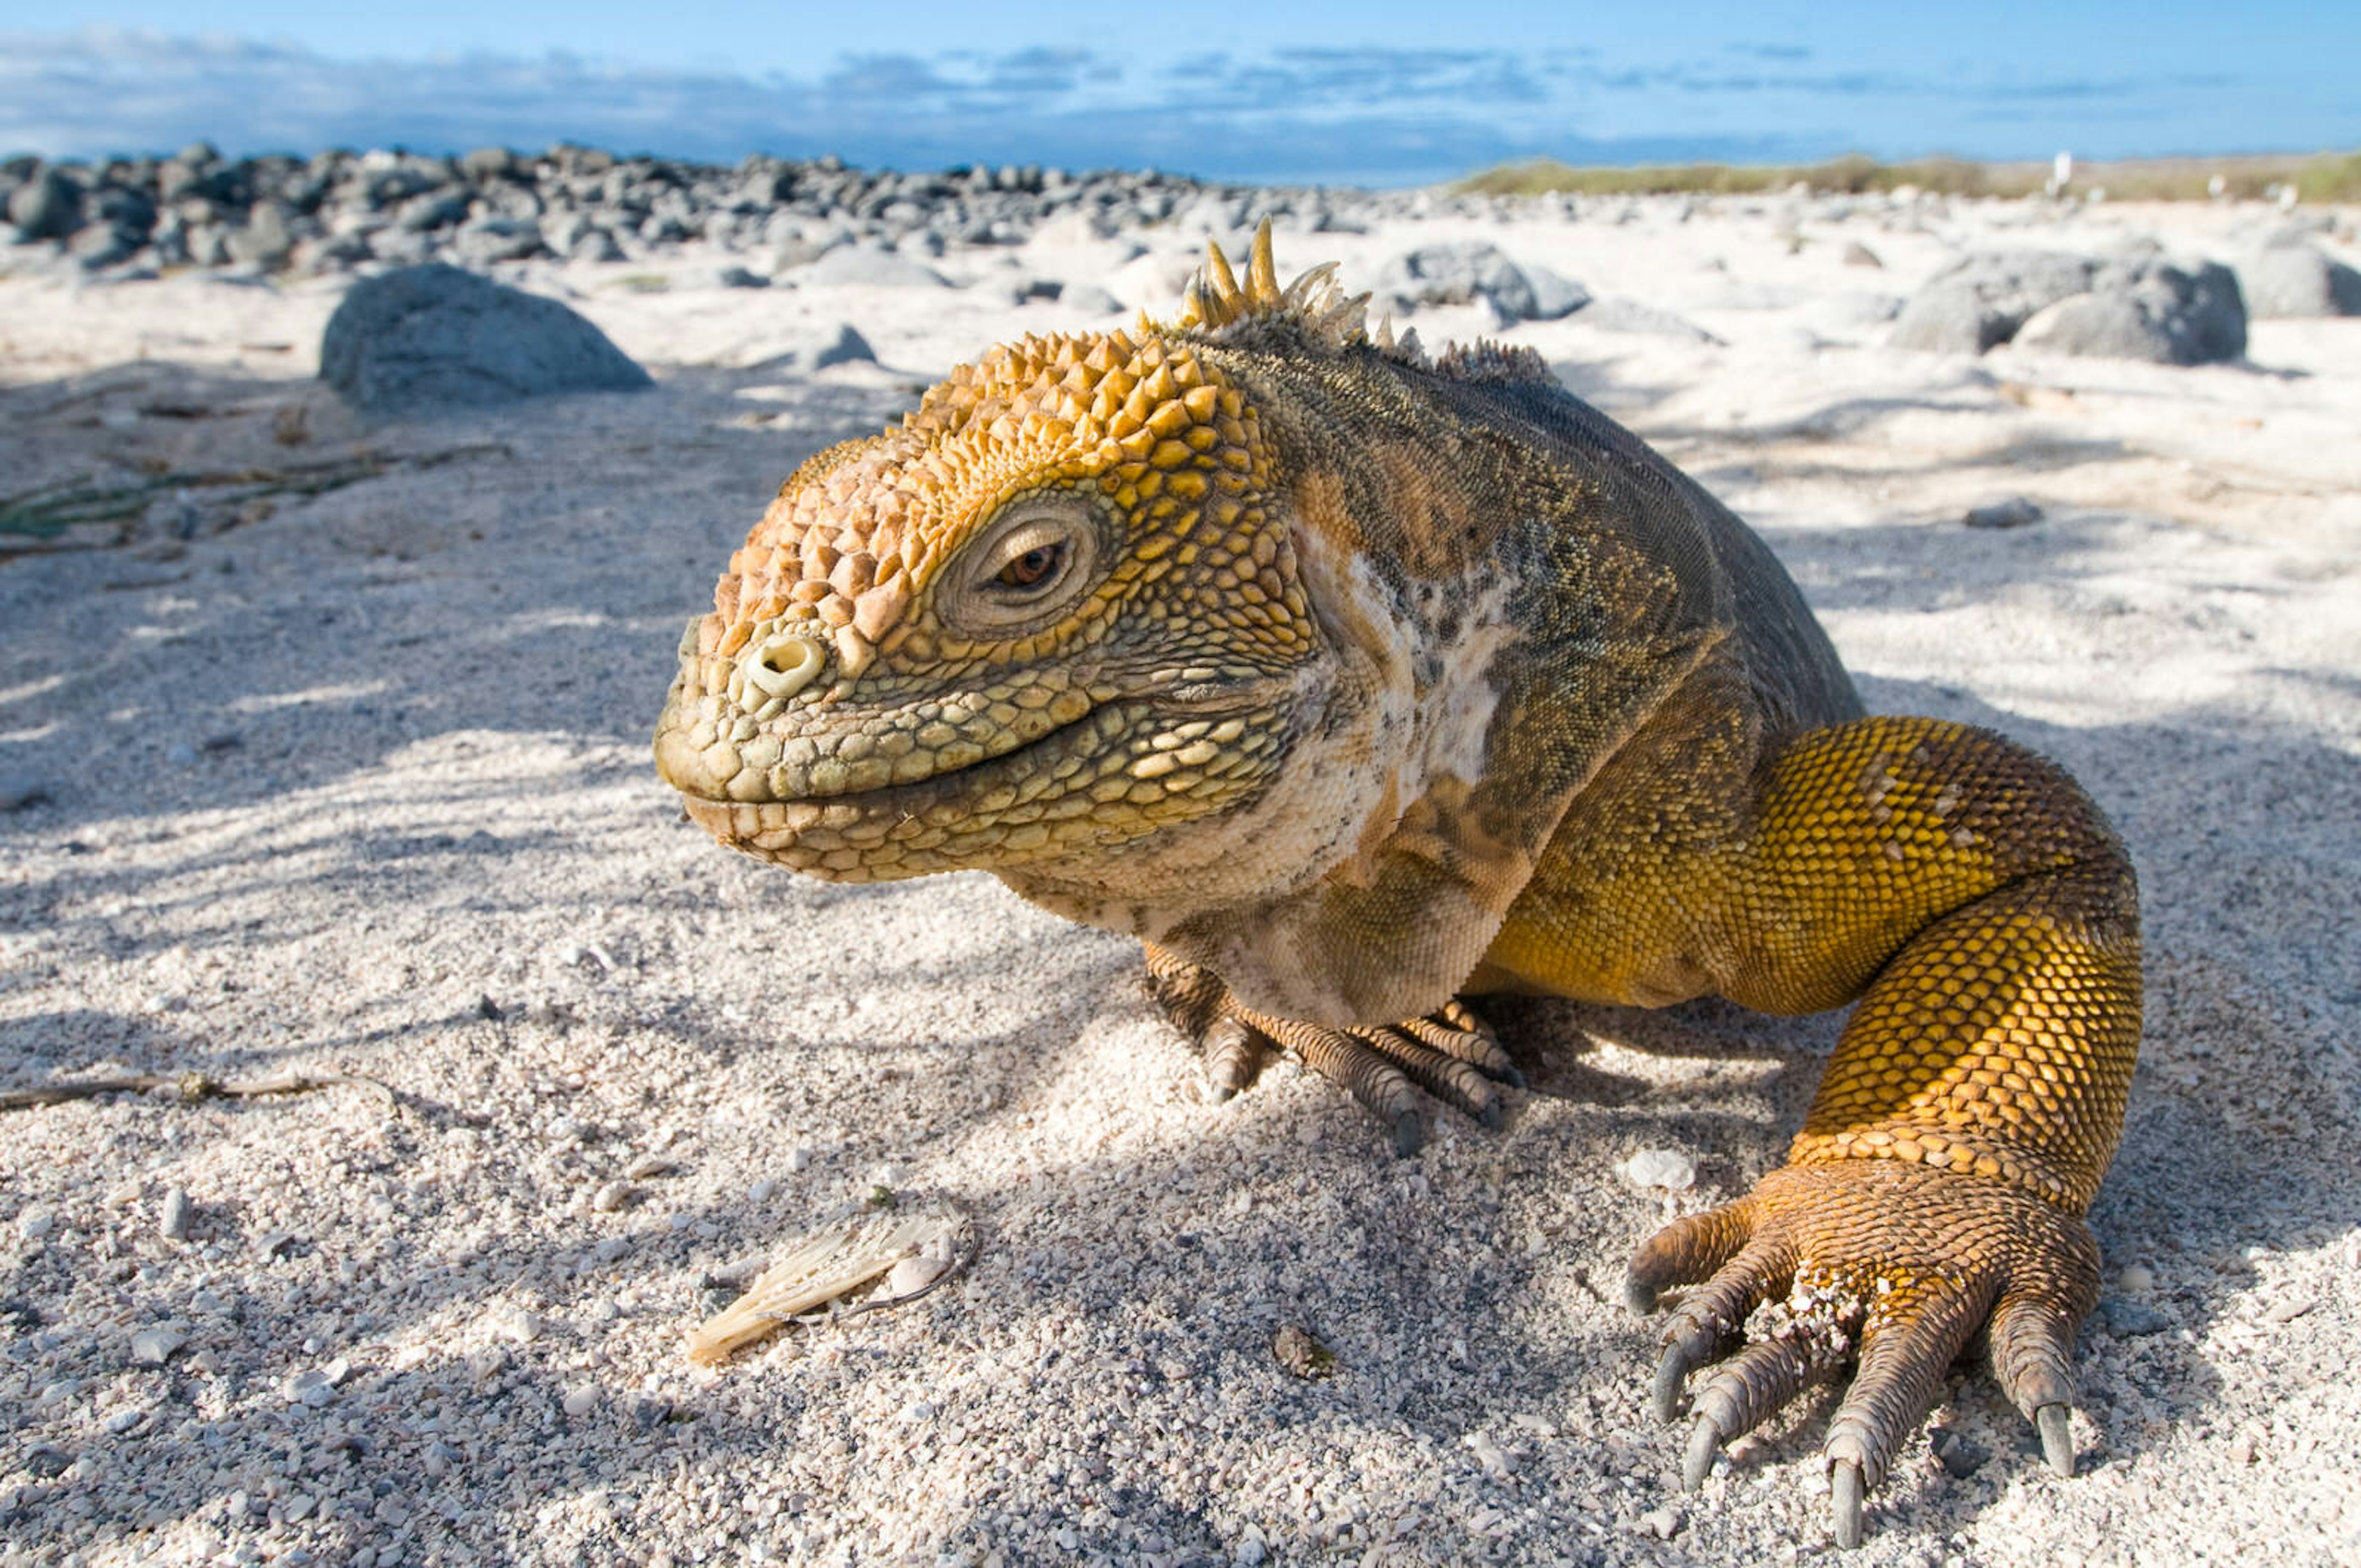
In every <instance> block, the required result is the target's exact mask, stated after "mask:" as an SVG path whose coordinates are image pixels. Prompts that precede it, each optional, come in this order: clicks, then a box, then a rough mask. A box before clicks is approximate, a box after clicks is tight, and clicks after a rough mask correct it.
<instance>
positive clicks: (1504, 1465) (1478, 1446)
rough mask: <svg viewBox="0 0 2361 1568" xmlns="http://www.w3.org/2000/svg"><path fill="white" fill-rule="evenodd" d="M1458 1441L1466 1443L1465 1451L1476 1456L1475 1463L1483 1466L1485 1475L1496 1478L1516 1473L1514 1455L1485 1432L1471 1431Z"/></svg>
mask: <svg viewBox="0 0 2361 1568" xmlns="http://www.w3.org/2000/svg"><path fill="white" fill-rule="evenodd" d="M1459 1441H1460V1442H1464V1443H1466V1445H1467V1451H1468V1452H1469V1453H1473V1454H1474V1455H1475V1456H1476V1463H1477V1464H1480V1465H1482V1466H1483V1467H1484V1474H1485V1475H1490V1476H1493V1477H1495V1478H1496V1479H1497V1478H1500V1477H1505V1476H1509V1475H1515V1474H1516V1473H1517V1461H1516V1456H1515V1455H1514V1454H1511V1453H1510V1452H1509V1451H1508V1450H1507V1449H1505V1448H1502V1447H1501V1446H1500V1445H1499V1443H1497V1442H1493V1441H1492V1440H1491V1438H1490V1437H1488V1436H1487V1435H1486V1434H1485V1433H1483V1432H1480V1431H1471V1432H1469V1433H1468V1434H1467V1435H1466V1437H1463V1438H1461V1439H1460V1440H1459Z"/></svg>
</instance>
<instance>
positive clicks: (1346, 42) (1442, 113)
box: [0, 0, 2361, 184]
mask: <svg viewBox="0 0 2361 1568" xmlns="http://www.w3.org/2000/svg"><path fill="white" fill-rule="evenodd" d="M17 16H18V17H19V19H20V22H21V20H22V19H23V18H24V13H23V12H19V13H17ZM39 20H40V22H41V24H42V25H41V27H40V28H38V29H27V28H25V27H22V26H21V25H20V26H16V27H6V26H5V25H0V151H12V150H29V151H36V152H40V153H44V154H48V155H51V156H59V155H93V154H104V153H109V152H119V151H139V150H159V149H169V148H175V147H178V146H180V145H181V143H183V142H186V141H189V140H192V139H193V138H196V137H209V138H211V139H212V140H213V141H214V142H216V143H217V144H219V145H220V146H221V147H223V148H225V149H226V150H230V151H233V152H251V151H264V150H273V149H291V150H302V151H308V150H312V149H314V148H321V147H325V146H332V145H344V146H386V145H393V144H400V145H403V146H408V147H412V148H421V149H426V150H455V149H459V148H467V147H473V146H480V145H483V144H486V143H492V142H500V143H505V144H508V145H511V146H515V147H523V148H539V147H543V146H545V145H547V144H548V143H550V142H552V141H555V140H559V139H570V140H576V141H582V142H588V143H591V144H594V145H598V146H604V147H609V148H615V149H617V150H620V151H639V150H645V151H653V152H659V153H665V154H671V155H675V156H684V157H695V158H700V159H718V160H721V161H735V160H736V159H739V158H740V157H742V156H743V155H744V154H746V153H748V152H752V151H765V152H774V153H780V154H785V155H790V156H813V155H817V154H818V153H822V152H835V153H839V154H840V155H841V156H843V157H844V158H846V159H849V160H851V161H852V162H855V163H861V164H866V165H878V164H890V165H895V166H897V167H903V168H928V167H940V166H942V165H945V164H950V163H959V162H970V161H989V162H994V163H1000V162H1011V161H1014V162H1038V163H1048V164H1060V165H1063V166H1065V167H1068V168H1097V167H1110V166H1114V167H1126V168H1130V167H1141V166H1148V165H1155V166H1158V167H1162V168H1168V169H1176V170H1183V171H1186V172H1190V173H1195V174H1201V175H1205V176H1209V177H1215V178H1226V179H1251V180H1335V181H1363V182H1367V183H1372V184H1403V183H1411V182H1417V181H1428V180H1434V179H1440V178H1444V177H1447V176H1451V175H1455V174H1459V173H1464V172H1466V171H1467V170H1472V169H1475V168H1478V167H1481V166H1483V165H1486V164H1489V163H1494V162H1499V161H1501V160H1504V159H1511V158H1520V157H1528V156H1533V155H1537V154H1546V155H1551V156H1555V157H1559V158H1564V159H1568V160H1570V161H1576V162H1599V163H1626V162H1634V161H1652V160H1666V159H1670V160H1686V159H1731V160H1737V161H1765V160H1788V159H1814V158H1820V157H1826V156H1829V155H1832V154H1835V153H1838V152H1842V151H1847V150H1854V149H1859V150H1864V151H1868V152H1871V153H1874V154H1876V155H1878V156H1881V157H1887V158H1901V157H1910V156H1916V155H1919V154H1924V153H1930V152H1946V151H1947V152H1957V153H1962V154H1965V155H1968V156H1971V157H1982V158H2046V157H2048V155H2049V154H2050V153H2051V152H2053V151H2056V150H2058V149H2059V148H2071V149H2073V150H2074V151H2075V152H2077V153H2078V154H2080V155H2081V156H2084V157H2122V156H2136V155H2158V154H2170V153H2204V152H2235V151H2290V150H2292V151H2308V150H2312V149H2316V148H2325V147H2346V148H2349V147H2354V146H2361V87H2356V83H2355V81H2354V74H2353V73H2354V70H2355V62H2356V61H2361V5H2329V4H2324V3H2316V4H2309V5H2298V4H2289V3H2287V0H2250V3H2249V4H2247V5H2244V6H2242V7H2233V6H2229V5H2224V4H2222V3H2221V0H2211V3H2209V4H2206V5H2197V4H2193V3H2183V0H2162V3H2158V4H2149V5H2047V6H2044V5H2030V4H1996V5H1982V6H1973V5H1927V4H1917V3H1914V0H1891V3H1889V4H1883V5H1871V4H1860V3H1856V0H1824V3H1820V4H1814V5H1783V4H1776V3H1772V4H1754V5H1631V4H1630V3H1629V0H1624V3H1622V4H1619V5H1565V4H1557V5H1543V4H1533V3H1527V0H1489V3H1488V4H1485V5H1459V6H1455V5H1451V4H1449V3H1448V0H1427V3H1425V4H1422V5H1408V4H1397V3H1393V0H1360V3H1359V4H1355V5H1263V6H1260V7H1257V6H1254V5H1251V4H1247V5H1237V4H1233V5H1224V6H1218V7H1217V6H1191V7H1175V6H1173V5H1170V4H1169V3H1159V4H1154V5H1137V4H1134V5H1116V4H1107V3H1104V0H1103V3H1102V4H1101V5H1096V6H1093V7H1091V8H1088V9H1086V10H1085V9H1076V8H1057V9H1052V8H1049V7H1034V6H1007V5H1002V6H993V5H982V4H978V3H976V0H969V3H967V4H944V3H940V0H895V3H894V4H892V5H860V4H858V0H852V3H847V0H838V3H837V4H835V5H801V4H784V5H781V4H774V5H721V4H699V3H697V0H663V3H655V0H634V3H631V4H623V3H620V0H504V3H498V4H493V3H487V0H473V3H462V0H406V3H403V0H396V3H395V4H390V5H381V6H371V7H368V8H366V9H364V8H360V7H351V6H340V5H322V4H320V3H319V0H303V3H298V0H215V3H213V4H208V5H189V4H188V3H187V0H113V3H108V4H81V3H76V0H65V3H52V4H48V5H43V6H42V7H41V13H40V16H39Z"/></svg>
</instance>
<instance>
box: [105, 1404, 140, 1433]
mask: <svg viewBox="0 0 2361 1568" xmlns="http://www.w3.org/2000/svg"><path fill="white" fill-rule="evenodd" d="M147 1420H148V1412H147V1411H145V1410H117V1411H115V1414H113V1415H111V1416H109V1417H107V1418H106V1430H107V1431H108V1432H109V1433H110V1434H111V1435H113V1436H115V1437H121V1436H123V1435H124V1434H125V1433H126V1432H130V1431H137V1430H138V1428H139V1427H141V1426H142V1425H144V1424H145V1423H146V1422H147Z"/></svg>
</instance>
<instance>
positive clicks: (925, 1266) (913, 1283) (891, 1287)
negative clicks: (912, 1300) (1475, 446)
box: [884, 1254, 950, 1300]
mask: <svg viewBox="0 0 2361 1568" xmlns="http://www.w3.org/2000/svg"><path fill="white" fill-rule="evenodd" d="M949 1267H950V1263H949V1262H947V1261H945V1260H944V1259H942V1258H939V1257H928V1256H926V1255H923V1254H921V1255H917V1256H914V1257H906V1258H904V1259H903V1260H902V1261H901V1262H899V1263H897V1264H895V1266H894V1267H893V1271H892V1272H891V1273H889V1274H887V1275H886V1276H885V1290H884V1294H885V1298H886V1299H888V1300H892V1299H895V1298H896V1297H900V1296H910V1295H915V1294H916V1293H917V1292H918V1291H920V1290H923V1289H925V1288H927V1287H928V1286H929V1285H932V1284H933V1283H934V1282H935V1281H936V1280H938V1279H939V1278H941V1277H942V1275H943V1270H944V1269H946V1268H949Z"/></svg>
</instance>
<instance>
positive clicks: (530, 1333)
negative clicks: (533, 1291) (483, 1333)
mask: <svg viewBox="0 0 2361 1568" xmlns="http://www.w3.org/2000/svg"><path fill="white" fill-rule="evenodd" d="M486 1321H487V1323H488V1325H489V1327H490V1329H491V1331H492V1332H493V1333H495V1334H497V1335H499V1336H500V1338H502V1339H504V1340H511V1341H514V1342H515V1343H518V1344H531V1343H533V1341H535V1340H537V1339H539V1338H540V1337H541V1320H540V1319H539V1318H536V1317H534V1316H533V1314H532V1313H531V1312H528V1311H526V1310H524V1309H523V1308H522V1307H497V1308H494V1309H493V1310H492V1312H491V1313H490V1315H489V1318H487V1320H486Z"/></svg>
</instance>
